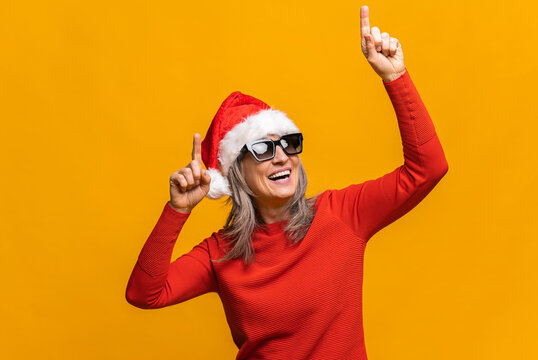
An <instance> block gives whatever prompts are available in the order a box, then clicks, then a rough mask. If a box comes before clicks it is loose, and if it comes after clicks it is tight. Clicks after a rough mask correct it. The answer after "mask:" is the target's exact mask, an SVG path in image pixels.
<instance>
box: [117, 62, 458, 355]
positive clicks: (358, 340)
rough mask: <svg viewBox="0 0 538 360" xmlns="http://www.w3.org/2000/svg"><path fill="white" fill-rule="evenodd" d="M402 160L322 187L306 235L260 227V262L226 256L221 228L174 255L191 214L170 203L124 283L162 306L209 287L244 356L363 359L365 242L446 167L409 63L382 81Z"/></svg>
mask: <svg viewBox="0 0 538 360" xmlns="http://www.w3.org/2000/svg"><path fill="white" fill-rule="evenodd" d="M383 84H384V86H385V88H386V91H387V92H388V95H389V97H390V99H391V101H392V104H393V106H394V109H395V111H396V115H397V118H398V125H399V128H400V134H401V136H402V143H403V152H404V159H405V161H404V164H403V165H402V166H400V167H398V168H397V169H395V170H394V171H392V172H391V173H389V174H386V175H385V176H382V177H380V178H378V179H375V180H369V181H366V182H364V183H361V184H356V185H351V186H348V187H346V188H343V189H338V190H326V191H325V192H323V193H321V194H320V195H319V196H318V198H317V200H316V204H315V208H316V216H315V218H314V221H313V223H312V225H311V227H310V229H309V231H308V233H307V235H306V236H305V237H304V238H303V239H302V240H301V241H300V242H299V243H298V244H296V245H293V246H289V245H287V244H286V238H285V234H284V233H283V231H282V227H283V225H284V224H285V220H284V221H283V222H277V223H272V224H268V226H267V229H266V230H262V229H260V230H257V231H256V232H255V233H254V234H253V245H254V250H255V253H256V259H257V262H256V263H251V264H249V265H245V264H244V263H243V262H242V261H241V260H240V259H237V260H232V261H228V262H221V263H212V262H211V261H210V259H219V258H221V257H222V256H224V254H225V253H224V252H223V249H222V248H223V247H224V244H225V239H223V238H222V236H221V234H222V229H221V230H219V231H218V232H216V233H215V232H214V233H213V234H212V236H210V237H209V238H207V239H205V240H203V241H202V242H201V243H199V244H198V245H196V246H195V247H194V248H193V249H192V250H191V251H190V252H188V253H187V254H184V255H182V256H181V257H179V258H178V259H176V260H175V261H174V262H172V263H170V261H171V256H172V250H173V247H174V244H175V242H176V239H177V237H178V235H179V233H180V231H181V228H182V226H183V224H184V223H185V221H186V220H187V218H188V217H189V215H190V214H183V213H180V212H177V211H175V210H174V209H173V208H171V207H170V205H169V204H168V203H167V204H166V205H165V207H164V210H163V212H162V215H161V217H160V218H159V221H158V222H157V224H156V226H155V228H154V229H153V232H152V233H151V235H150V236H149V238H148V239H147V241H146V243H145V245H144V247H143V248H142V251H141V253H140V255H139V257H138V261H137V263H136V265H135V267H134V269H133V272H132V274H131V277H130V279H129V283H128V285H127V291H126V298H127V301H128V302H129V303H130V304H132V305H134V306H137V307H139V308H143V309H150V308H152V309H155V308H161V307H164V306H169V305H172V304H177V303H180V302H183V301H186V300H189V299H192V298H194V297H196V296H199V295H202V294H204V293H207V292H213V291H214V292H217V293H218V294H219V296H220V298H221V300H222V303H223V306H224V310H225V313H226V318H227V321H228V325H229V326H230V330H231V333H232V337H233V340H234V342H235V344H236V345H237V347H238V348H239V352H238V354H237V359H286V360H290V359H322V360H327V359H366V348H365V343H364V333H363V320H362V274H363V259H364V250H365V247H366V243H367V241H368V240H369V239H370V237H372V235H374V234H375V233H376V232H377V231H379V230H380V229H381V228H383V227H384V226H386V225H388V224H390V223H391V222H393V221H394V220H396V219H398V218H399V217H401V216H402V215H404V214H405V213H406V212H408V211H409V210H411V209H412V208H413V207H414V206H415V205H417V204H418V203H419V202H420V201H421V200H422V199H423V198H424V197H425V196H426V195H427V194H428V193H429V192H430V190H432V188H433V187H434V186H435V185H436V184H437V182H438V181H439V180H440V179H441V178H442V177H443V175H444V174H445V173H446V171H447V170H448V165H447V162H446V160H445V156H444V153H443V149H442V147H441V144H440V142H439V139H438V138H437V135H436V133H435V128H434V126H433V123H432V121H431V119H430V117H429V115H428V112H427V111H426V108H425V106H424V104H423V103H422V100H421V99H420V96H419V94H418V92H417V90H416V89H415V86H414V85H413V82H412V81H411V78H410V76H409V73H408V72H407V71H406V72H405V73H404V74H403V75H402V76H400V77H399V78H397V79H395V80H393V81H390V82H388V83H385V82H384V83H383Z"/></svg>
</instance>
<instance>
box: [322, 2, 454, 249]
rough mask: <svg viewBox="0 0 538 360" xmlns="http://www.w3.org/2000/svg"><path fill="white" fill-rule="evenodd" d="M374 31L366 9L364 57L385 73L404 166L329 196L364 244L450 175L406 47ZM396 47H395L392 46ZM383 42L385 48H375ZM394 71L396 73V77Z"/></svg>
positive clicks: (364, 17) (363, 17)
mask: <svg viewBox="0 0 538 360" xmlns="http://www.w3.org/2000/svg"><path fill="white" fill-rule="evenodd" d="M374 29H375V28H372V32H370V27H369V20H368V8H367V7H366V6H363V7H362V8H361V34H362V44H363V45H364V46H363V50H364V49H366V50H365V51H366V54H365V55H366V57H367V58H368V61H369V63H370V64H371V65H372V67H373V68H374V69H375V70H376V72H377V73H378V74H380V76H381V75H382V76H381V77H382V79H383V85H384V86H385V89H386V91H387V93H388V95H389V97H390V100H391V102H392V105H393V107H394V110H395V112H396V117H397V119H398V126H399V130H400V135H401V137H402V145H403V155H404V163H403V165H402V166H400V167H398V168H397V169H395V170H394V171H392V172H391V173H389V174H386V175H384V176H382V177H380V178H378V179H375V180H370V181H366V182H364V183H361V184H356V185H351V186H349V187H347V188H345V189H340V190H335V191H331V192H330V194H329V199H330V201H331V206H332V207H333V209H334V210H335V211H336V212H337V214H339V216H340V217H341V218H342V219H343V220H344V222H346V223H347V224H349V225H350V226H351V227H352V229H353V230H354V231H355V232H356V233H357V234H358V235H359V236H360V237H361V238H363V239H364V240H368V239H369V238H370V237H372V235H374V234H375V233H376V232H377V231H379V230H380V229H382V228H383V227H385V226H386V225H388V224H390V223H391V222H393V221H395V220H396V219H398V218H399V217H401V216H402V215H404V214H405V213H407V212H408V211H409V210H411V209H412V208H413V207H415V206H416V205H417V204H418V203H419V202H420V201H421V200H422V199H424V197H425V196H426V195H427V194H428V193H429V192H430V191H431V190H432V189H433V188H434V187H435V185H436V184H437V183H438V182H439V180H440V179H441V178H442V177H443V176H444V174H445V173H446V172H447V171H448V163H447V161H446V158H445V155H444V152H443V148H442V147H441V143H440V142H439V138H438V137H437V134H436V131H435V127H434V125H433V122H432V120H431V118H430V116H429V114H428V112H427V110H426V107H425V105H424V103H423V102H422V99H421V98H420V96H419V94H418V91H417V89H416V88H415V85H414V84H413V81H412V80H411V77H410V75H409V72H408V71H407V69H406V68H405V66H403V52H402V49H401V45H400V44H399V42H398V41H397V40H396V41H393V40H390V39H391V38H390V37H388V34H387V35H383V36H382V38H381V40H380V42H379V43H378V42H377V41H375V42H374V41H373V38H374V37H375V36H373V35H372V33H374V34H375V33H379V30H377V31H375V30H374ZM383 34H386V33H383ZM387 37H388V39H387ZM393 43H394V44H396V45H395V47H393V46H392V45H391V44H393ZM378 44H379V46H380V48H379V49H376V46H377V45H378ZM378 51H380V52H378ZM374 52H375V55H374V54H373V53H374ZM384 54H387V55H384ZM390 69H393V71H394V72H392V73H391V72H390V71H391V70H390ZM391 74H392V75H391Z"/></svg>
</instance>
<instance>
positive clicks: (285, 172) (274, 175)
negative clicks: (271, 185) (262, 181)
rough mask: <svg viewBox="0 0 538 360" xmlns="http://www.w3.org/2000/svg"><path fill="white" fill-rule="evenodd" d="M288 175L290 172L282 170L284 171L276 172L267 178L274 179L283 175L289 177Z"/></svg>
mask: <svg viewBox="0 0 538 360" xmlns="http://www.w3.org/2000/svg"><path fill="white" fill-rule="evenodd" d="M290 173H291V171H290V170H284V171H281V172H277V173H276V174H273V175H271V176H269V179H274V178H276V177H279V176H283V175H289V174H290Z"/></svg>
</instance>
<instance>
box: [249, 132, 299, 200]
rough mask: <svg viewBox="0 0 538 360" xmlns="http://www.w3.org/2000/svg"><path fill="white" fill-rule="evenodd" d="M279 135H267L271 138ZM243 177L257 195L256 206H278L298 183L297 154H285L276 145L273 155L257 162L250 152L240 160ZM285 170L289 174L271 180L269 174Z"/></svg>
mask: <svg viewBox="0 0 538 360" xmlns="http://www.w3.org/2000/svg"><path fill="white" fill-rule="evenodd" d="M279 137H280V136H278V135H269V138H271V139H272V140H277V139H278V138H279ZM242 162H243V177H244V178H245V181H246V182H247V185H248V186H249V188H250V189H251V190H252V192H253V193H254V194H256V195H257V196H258V197H257V198H256V199H255V201H256V203H257V205H258V206H264V205H269V206H278V205H282V204H284V203H285V202H287V201H288V200H289V199H290V198H291V197H292V196H293V194H295V190H296V189H297V184H298V183H299V155H286V153H285V152H284V150H282V148H281V147H280V146H277V147H276V152H275V157H274V158H272V159H271V160H266V161H262V162H259V161H257V160H256V159H255V158H254V156H252V154H251V153H250V152H248V153H247V154H246V156H245V157H244V158H243V160H242ZM280 172H287V173H289V176H287V177H286V178H284V179H281V180H271V179H270V178H269V176H271V175H274V174H277V173H280Z"/></svg>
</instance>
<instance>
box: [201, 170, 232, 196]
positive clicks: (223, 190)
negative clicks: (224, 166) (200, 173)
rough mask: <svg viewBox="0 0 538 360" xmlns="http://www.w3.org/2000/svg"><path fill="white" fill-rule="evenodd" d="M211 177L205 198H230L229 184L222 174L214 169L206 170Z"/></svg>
mask: <svg viewBox="0 0 538 360" xmlns="http://www.w3.org/2000/svg"><path fill="white" fill-rule="evenodd" d="M206 172H207V173H208V174H209V176H210V177H211V183H210V184H209V192H208V193H207V195H206V196H207V197H208V198H210V199H220V198H221V197H223V196H226V195H228V196H231V195H232V192H231V190H230V184H229V183H228V179H226V178H225V177H224V176H222V174H221V173H220V172H219V171H218V170H216V169H207V171H206Z"/></svg>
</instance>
